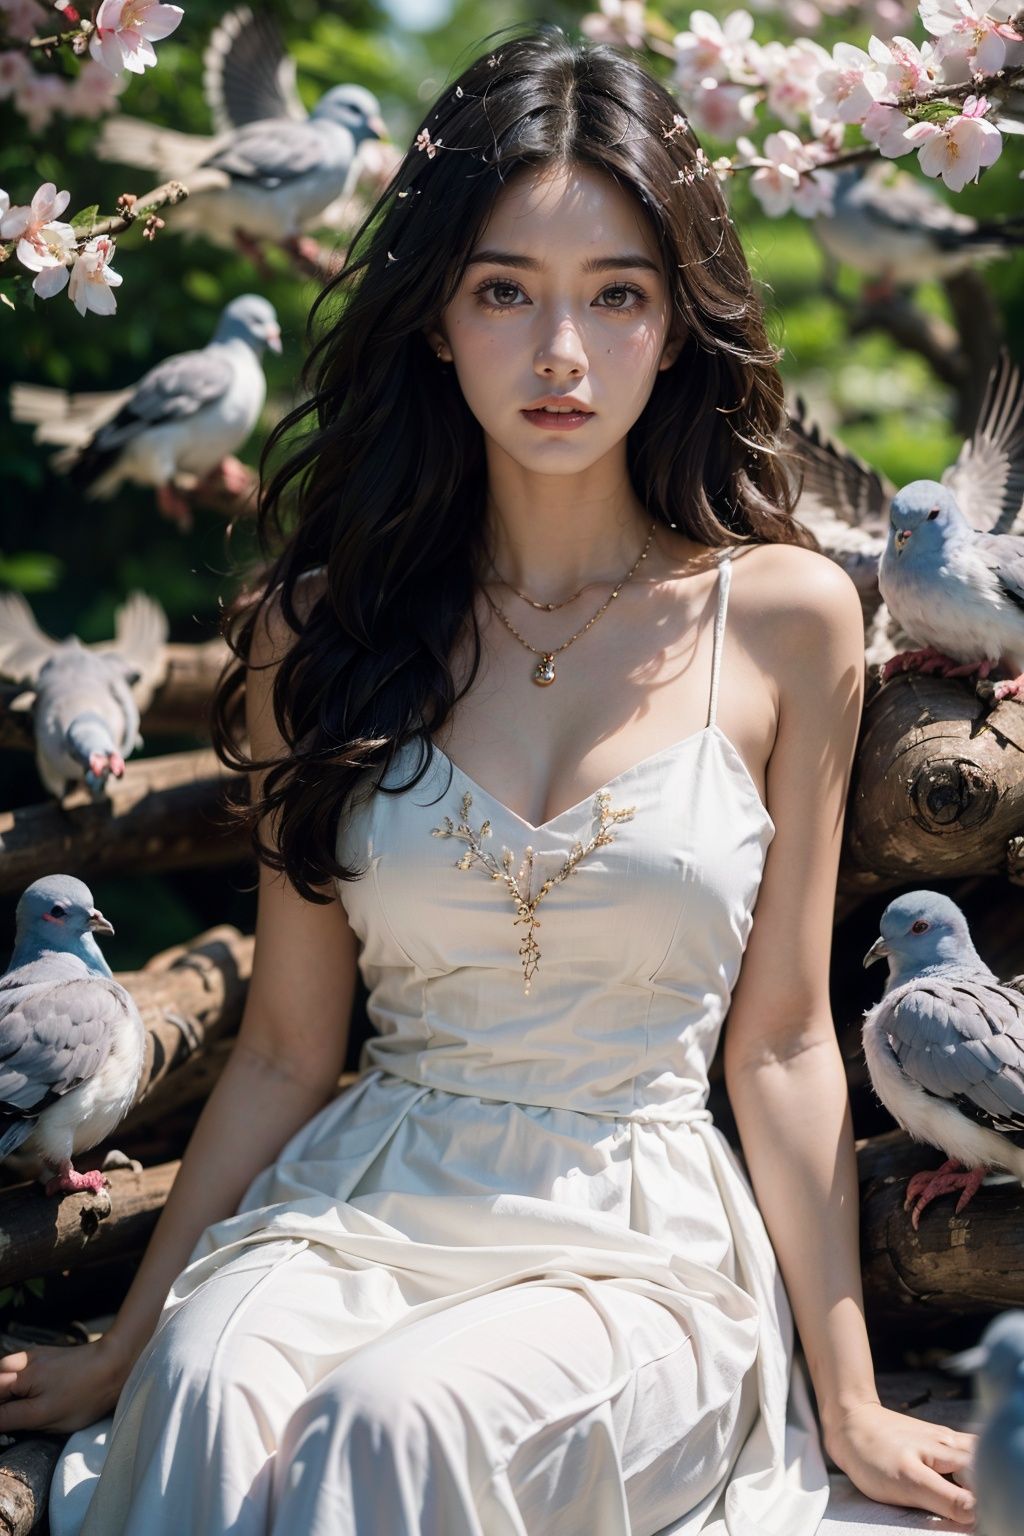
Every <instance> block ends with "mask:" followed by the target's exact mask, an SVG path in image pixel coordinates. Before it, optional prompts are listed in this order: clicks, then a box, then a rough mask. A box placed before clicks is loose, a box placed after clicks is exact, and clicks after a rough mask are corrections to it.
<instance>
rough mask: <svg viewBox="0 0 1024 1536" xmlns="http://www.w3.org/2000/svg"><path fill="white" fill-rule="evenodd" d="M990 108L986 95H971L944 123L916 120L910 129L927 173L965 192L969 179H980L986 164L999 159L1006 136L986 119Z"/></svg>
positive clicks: (920, 163)
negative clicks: (959, 110) (956, 112)
mask: <svg viewBox="0 0 1024 1536" xmlns="http://www.w3.org/2000/svg"><path fill="white" fill-rule="evenodd" d="M987 111H988V101H987V99H986V98H985V97H984V96H968V98H967V100H966V101H965V102H964V104H963V107H962V109H961V112H960V115H959V116H958V117H950V118H947V120H946V121H945V122H944V123H942V124H939V123H915V124H914V126H913V127H912V128H908V129H907V135H906V136H907V138H908V139H909V140H910V145H911V148H912V149H917V160H918V164H919V165H920V167H921V169H922V171H924V173H925V175H926V176H941V177H942V179H943V181H944V182H945V183H946V186H947V187H948V188H949V190H950V191H951V192H962V191H963V189H964V187H965V186H966V185H967V183H968V182H969V181H977V179H978V177H979V175H980V174H981V169H982V167H983V166H986V165H992V164H993V162H994V161H996V160H998V158H999V155H1000V152H1001V151H1002V147H1003V138H1002V134H1001V133H1000V132H999V129H998V128H995V127H993V125H992V124H991V123H986V122H985V121H984V118H985V113H986V112H987ZM919 146H920V147H919Z"/></svg>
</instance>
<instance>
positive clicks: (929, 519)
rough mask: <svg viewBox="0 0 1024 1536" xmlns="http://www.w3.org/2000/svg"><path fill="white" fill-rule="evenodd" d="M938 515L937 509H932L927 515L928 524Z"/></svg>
mask: <svg viewBox="0 0 1024 1536" xmlns="http://www.w3.org/2000/svg"><path fill="white" fill-rule="evenodd" d="M938 515H939V509H938V507H932V509H931V511H930V512H929V513H928V522H931V520H932V518H934V517H938Z"/></svg>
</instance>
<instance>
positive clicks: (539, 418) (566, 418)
mask: <svg viewBox="0 0 1024 1536" xmlns="http://www.w3.org/2000/svg"><path fill="white" fill-rule="evenodd" d="M520 414H521V415H523V416H525V417H526V419H527V421H529V422H532V423H533V425H534V426H535V427H540V428H541V429H542V430H543V431H547V432H574V431H575V430H576V428H577V427H582V425H583V423H584V422H585V421H589V420H590V418H591V416H593V414H594V412H593V411H545V410H544V409H543V408H541V409H540V410H538V411H522V412H520Z"/></svg>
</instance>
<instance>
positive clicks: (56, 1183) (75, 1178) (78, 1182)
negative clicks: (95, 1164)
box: [43, 1162, 110, 1195]
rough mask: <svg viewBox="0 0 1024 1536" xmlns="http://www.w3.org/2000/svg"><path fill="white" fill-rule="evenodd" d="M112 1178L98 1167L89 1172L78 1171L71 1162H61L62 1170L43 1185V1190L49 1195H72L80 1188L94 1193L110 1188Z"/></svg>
mask: <svg viewBox="0 0 1024 1536" xmlns="http://www.w3.org/2000/svg"><path fill="white" fill-rule="evenodd" d="M109 1188H110V1180H109V1179H105V1178H104V1177H103V1174H102V1173H101V1172H100V1171H99V1169H98V1168H93V1169H91V1170H90V1172H88V1173H78V1172H77V1171H76V1170H75V1169H74V1168H72V1166H71V1164H70V1162H67V1163H61V1164H60V1171H59V1172H58V1173H57V1174H56V1175H55V1176H54V1177H53V1178H52V1179H50V1180H48V1182H47V1183H46V1184H44V1186H43V1192H44V1194H47V1195H72V1194H77V1193H78V1191H79V1190H82V1189H88V1190H91V1191H92V1193H93V1194H94V1195H97V1194H99V1192H100V1190H101V1189H109Z"/></svg>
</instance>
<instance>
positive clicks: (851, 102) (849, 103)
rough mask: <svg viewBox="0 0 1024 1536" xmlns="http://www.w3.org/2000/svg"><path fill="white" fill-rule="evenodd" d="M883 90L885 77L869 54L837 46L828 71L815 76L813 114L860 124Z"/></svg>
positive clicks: (844, 45)
mask: <svg viewBox="0 0 1024 1536" xmlns="http://www.w3.org/2000/svg"><path fill="white" fill-rule="evenodd" d="M885 89H886V79H885V75H884V74H883V73H882V71H881V70H880V69H879V68H878V66H877V64H876V63H875V60H874V59H873V58H872V57H871V55H870V54H869V53H865V52H864V50H863V48H855V47H854V46H853V44H852V43H836V45H835V47H834V48H833V50H832V64H831V67H830V68H829V69H823V70H822V71H821V73H820V74H819V76H818V90H819V91H820V93H821V95H820V98H819V100H818V102H817V103H816V107H815V110H816V111H817V113H818V115H819V117H824V118H828V119H830V120H832V119H837V120H838V121H839V122H841V123H860V122H863V120H864V118H865V117H866V116H867V114H868V111H869V110H870V108H871V105H872V103H873V102H875V101H877V100H878V98H879V96H881V95H883V93H884V92H885Z"/></svg>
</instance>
